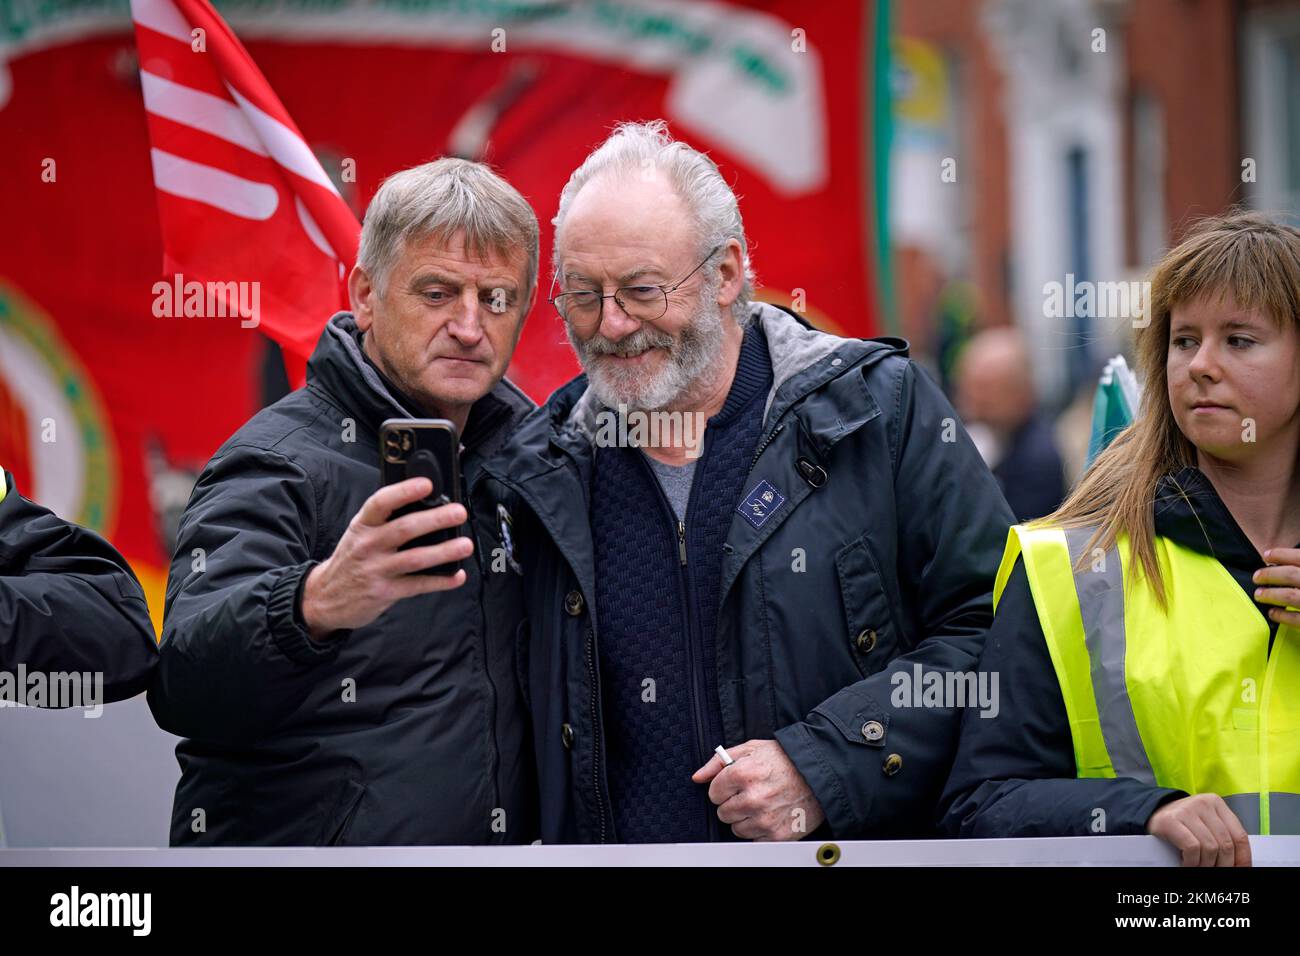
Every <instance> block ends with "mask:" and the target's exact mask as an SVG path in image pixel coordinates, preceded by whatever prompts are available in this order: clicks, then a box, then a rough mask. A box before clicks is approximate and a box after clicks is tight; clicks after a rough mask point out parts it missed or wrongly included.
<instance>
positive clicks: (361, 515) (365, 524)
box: [302, 478, 474, 640]
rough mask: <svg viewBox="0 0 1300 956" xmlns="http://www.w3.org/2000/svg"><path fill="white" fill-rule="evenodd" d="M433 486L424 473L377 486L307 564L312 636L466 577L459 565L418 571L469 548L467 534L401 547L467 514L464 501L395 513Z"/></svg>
mask: <svg viewBox="0 0 1300 956" xmlns="http://www.w3.org/2000/svg"><path fill="white" fill-rule="evenodd" d="M432 492H433V483H432V482H430V481H429V479H427V478H409V479H407V480H405V481H400V482H397V483H396V484H391V485H386V486H384V487H382V488H380V489H379V490H378V491H376V492H375V493H374V494H373V495H371V496H370V497H369V498H367V499H366V502H365V504H363V505H362V506H361V510H360V511H358V512H357V513H356V514H355V515H353V517H352V520H351V522H349V523H348V528H347V531H345V532H344V533H343V537H342V538H340V539H339V543H338V545H337V546H336V547H335V548H334V553H333V554H332V555H330V557H329V558H328V559H327V560H325V561H323V562H322V563H320V564H318V565H317V566H316V567H314V568H312V570H311V573H310V574H308V575H307V582H306V584H305V585H304V586H303V593H302V619H303V621H304V622H305V623H306V625H307V630H308V631H309V632H310V634H311V636H312V638H313V639H315V640H324V639H325V638H326V637H328V636H329V635H330V634H331V633H333V632H334V631H338V630H351V629H353V628H358V627H363V626H365V625H366V624H369V623H370V622H371V621H373V620H375V618H377V617H379V615H381V614H383V613H384V612H385V611H387V610H388V609H389V608H390V607H392V606H393V605H394V604H396V603H397V602H398V601H400V600H402V599H403V598H408V597H415V596H416V595H419V594H429V593H431V592H433V591H449V590H451V589H452V588H458V587H460V586H461V585H462V584H464V583H465V571H464V570H463V569H462V570H459V571H457V572H456V573H455V574H452V575H436V574H418V573H416V572H419V571H423V570H425V569H426V568H432V567H437V566H438V565H440V564H450V563H453V562H457V561H462V560H464V559H465V558H468V557H469V556H470V555H471V554H473V553H474V543H473V541H471V540H470V539H469V538H466V537H460V538H451V539H450V540H447V541H443V542H440V543H438V544H434V545H429V546H427V547H418V548H410V549H408V550H405V551H403V550H401V548H402V546H403V545H405V544H406V543H407V542H409V541H412V540H414V539H415V538H419V537H421V536H422V535H426V534H430V533H431V532H436V531H444V530H447V529H451V528H457V527H459V526H460V525H462V524H464V523H465V521H466V520H467V518H468V515H467V514H466V513H465V507H464V505H461V504H458V503H453V504H448V505H442V506H441V507H437V508H429V509H426V510H420V511H413V512H411V513H410V514H406V515H402V516H401V517H397V518H393V517H392V515H393V512H395V511H397V510H398V509H399V508H402V507H405V506H406V505H411V504H414V503H416V502H418V501H420V500H422V499H424V498H426V497H427V496H428V495H430V494H432ZM390 519H391V520H390Z"/></svg>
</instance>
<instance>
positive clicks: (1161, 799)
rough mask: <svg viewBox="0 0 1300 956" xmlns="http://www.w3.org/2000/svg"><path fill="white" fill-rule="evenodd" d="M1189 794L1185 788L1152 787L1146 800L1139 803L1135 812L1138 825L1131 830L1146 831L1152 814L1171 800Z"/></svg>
mask: <svg viewBox="0 0 1300 956" xmlns="http://www.w3.org/2000/svg"><path fill="white" fill-rule="evenodd" d="M1188 795H1189V794H1188V793H1187V792H1186V791H1184V790H1174V789H1172V788H1169V787H1152V788H1151V792H1150V793H1149V794H1148V795H1147V797H1146V799H1145V800H1143V801H1142V802H1141V803H1140V804H1138V806H1137V808H1136V810H1135V812H1134V814H1133V822H1134V823H1136V827H1134V828H1133V830H1132V831H1130V832H1132V833H1134V834H1143V833H1146V832H1147V824H1148V823H1150V822H1151V816H1152V814H1154V813H1155V812H1156V811H1157V810H1159V809H1160V808H1161V807H1163V806H1164V805H1165V804H1166V803H1169V802H1170V801H1171V800H1181V799H1182V798H1183V797H1186V796H1188Z"/></svg>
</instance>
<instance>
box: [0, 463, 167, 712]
mask: <svg viewBox="0 0 1300 956" xmlns="http://www.w3.org/2000/svg"><path fill="white" fill-rule="evenodd" d="M0 477H2V478H3V480H4V483H5V495H4V498H3V500H0V670H5V671H8V672H10V673H15V672H16V671H17V669H18V667H19V665H22V666H23V667H24V668H25V669H26V671H27V673H29V674H30V673H32V672H35V671H41V672H45V673H49V672H55V671H62V672H72V671H76V672H80V673H85V672H92V673H102V674H103V675H104V701H102V703H107V702H108V701H114V700H125V699H126V698H128V697H134V696H135V695H136V694H139V693H140V692H142V691H143V690H144V689H145V688H146V687H147V686H148V683H149V676H150V674H151V673H152V672H153V668H154V665H155V664H156V663H157V662H158V644H157V642H156V640H155V638H154V631H153V624H152V623H151V622H150V620H149V608H148V606H147V605H146V604H145V600H144V592H143V591H142V590H141V589H140V584H139V582H138V581H137V580H136V579H135V574H134V573H133V572H132V571H131V567H130V565H128V564H127V563H126V560H125V559H124V558H123V557H122V556H121V555H120V554H118V553H117V551H116V550H115V549H114V548H113V546H112V545H111V544H109V543H108V542H107V541H105V540H104V539H103V538H101V537H100V536H99V535H97V534H95V533H94V532H93V531H88V530H87V529H85V528H82V527H80V526H78V525H75V524H72V523H71V522H68V521H64V520H63V519H62V518H60V517H59V516H58V515H56V514H54V512H52V511H50V510H49V509H48V508H42V507H41V506H40V505H38V504H36V503H35V502H33V501H31V500H29V499H27V498H24V497H23V496H22V495H20V494H19V493H18V490H17V489H16V488H15V487H14V484H13V476H11V475H10V474H9V473H8V472H3V473H0ZM15 679H16V678H15Z"/></svg>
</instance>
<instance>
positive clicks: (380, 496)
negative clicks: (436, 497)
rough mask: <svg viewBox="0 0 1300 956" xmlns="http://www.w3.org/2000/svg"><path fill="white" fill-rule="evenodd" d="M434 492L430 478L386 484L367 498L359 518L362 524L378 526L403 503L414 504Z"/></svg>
mask: <svg viewBox="0 0 1300 956" xmlns="http://www.w3.org/2000/svg"><path fill="white" fill-rule="evenodd" d="M432 493H433V482H431V481H430V480H429V479H428V478H407V479H406V480H405V481H399V482H396V483H394V484H391V485H384V487H382V488H380V489H379V490H378V491H376V492H375V493H374V494H373V495H371V496H370V497H369V498H367V499H366V501H365V504H363V505H362V506H361V510H360V511H358V512H357V520H358V521H360V522H361V523H362V524H365V525H370V526H372V527H378V526H379V525H382V524H383V523H384V522H385V521H387V520H388V519H389V517H391V516H392V514H393V512H394V511H396V510H397V509H398V508H400V507H402V506H403V505H409V504H414V503H415V502H417V501H419V500H420V499H421V498H424V497H426V496H428V495H430V494H432Z"/></svg>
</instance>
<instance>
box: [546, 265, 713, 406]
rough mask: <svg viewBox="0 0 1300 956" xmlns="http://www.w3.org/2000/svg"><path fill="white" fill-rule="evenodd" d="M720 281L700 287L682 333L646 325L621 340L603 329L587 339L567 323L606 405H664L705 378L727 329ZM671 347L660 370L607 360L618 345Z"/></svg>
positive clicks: (623, 347)
mask: <svg viewBox="0 0 1300 956" xmlns="http://www.w3.org/2000/svg"><path fill="white" fill-rule="evenodd" d="M719 285H720V283H719V282H717V281H714V282H706V283H705V285H704V288H703V289H702V290H701V291H700V307H699V308H698V309H697V310H696V312H695V314H694V315H693V316H692V317H691V321H690V324H688V325H687V326H685V327H684V328H683V329H682V331H681V332H680V333H678V336H677V338H676V339H674V338H673V337H672V336H670V335H669V334H668V333H666V332H661V331H659V330H658V329H653V328H651V327H647V326H645V325H643V326H641V328H639V329H638V330H637V331H635V332H633V333H632V334H631V335H629V336H627V337H626V338H623V339H620V340H619V341H618V342H617V343H614V342H610V341H609V340H608V339H606V338H604V337H603V336H600V335H595V336H592V338H590V339H588V340H587V341H585V342H583V341H581V340H580V339H578V338H577V336H575V335H574V334H573V330H572V329H571V328H568V326H567V325H566V331H567V333H568V336H569V344H571V345H572V346H573V350H574V351H575V352H576V353H577V355H578V361H579V362H581V363H582V367H583V370H584V371H586V373H587V384H588V385H589V386H590V387H591V390H592V391H593V392H595V394H596V397H597V398H598V399H600V401H601V404H603V405H604V406H605V407H606V408H618V407H619V406H620V405H623V406H626V407H627V408H628V409H629V410H631V411H660V410H662V409H665V408H668V407H669V406H671V405H673V404H674V403H676V402H678V401H680V400H681V399H682V398H683V397H684V396H686V395H687V394H689V393H690V392H691V391H692V390H693V389H695V388H696V386H698V385H699V384H700V383H701V379H702V378H703V377H704V375H705V374H706V373H707V372H708V371H709V368H710V362H712V361H714V360H715V359H716V358H717V356H718V355H719V354H721V352H722V340H723V335H724V330H723V325H722V323H723V317H722V310H721V309H719V308H718V305H717V298H716V297H717V290H718V286H719ZM655 347H660V348H665V349H666V350H667V356H666V360H665V361H664V362H663V364H662V366H661V367H660V368H659V369H658V371H655V372H646V371H643V370H642V369H638V368H626V369H620V368H612V367H610V365H609V363H607V362H602V361H601V360H600V359H601V357H602V356H603V355H606V354H609V353H610V352H612V351H615V350H619V351H623V350H625V351H627V352H629V353H632V354H637V353H640V352H642V351H645V350H647V349H649V348H655Z"/></svg>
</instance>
